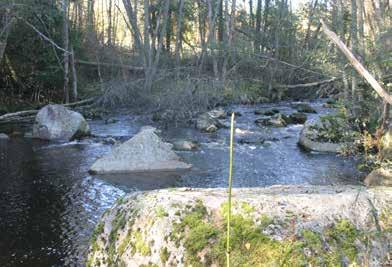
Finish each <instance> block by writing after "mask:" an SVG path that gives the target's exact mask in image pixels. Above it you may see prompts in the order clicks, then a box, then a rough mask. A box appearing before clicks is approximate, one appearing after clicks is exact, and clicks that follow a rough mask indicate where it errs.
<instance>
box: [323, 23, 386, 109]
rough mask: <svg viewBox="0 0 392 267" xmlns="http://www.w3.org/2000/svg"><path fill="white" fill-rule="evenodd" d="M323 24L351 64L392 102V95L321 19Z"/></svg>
mask: <svg viewBox="0 0 392 267" xmlns="http://www.w3.org/2000/svg"><path fill="white" fill-rule="evenodd" d="M320 21H321V24H322V25H323V32H324V34H325V35H326V36H327V37H328V38H329V39H330V40H331V41H332V42H333V43H334V44H335V45H337V47H338V48H339V49H340V51H342V52H343V54H344V55H345V56H346V58H347V59H348V61H349V62H350V64H351V65H352V66H353V67H354V68H355V70H356V71H357V72H358V73H359V74H360V75H361V76H362V77H363V78H365V80H366V81H367V82H368V83H369V84H370V85H371V86H372V87H373V89H374V90H375V91H376V92H377V94H378V95H379V96H381V98H383V99H384V100H385V101H386V102H388V103H389V104H392V96H391V95H389V94H388V93H387V92H386V91H385V90H384V89H383V88H382V86H381V85H380V84H379V83H378V82H377V80H376V79H375V78H374V77H373V76H372V75H371V74H370V73H369V72H368V71H367V69H365V67H364V66H363V65H362V64H361V62H359V61H358V59H356V58H355V56H354V55H353V53H351V51H350V50H349V49H348V48H347V46H346V45H345V44H344V43H343V42H342V41H341V40H340V39H339V37H338V36H337V35H336V33H334V32H333V31H331V30H330V29H329V28H328V26H327V25H326V24H325V22H324V21H323V20H322V19H321V20H320Z"/></svg>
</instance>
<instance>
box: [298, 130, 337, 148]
mask: <svg viewBox="0 0 392 267" xmlns="http://www.w3.org/2000/svg"><path fill="white" fill-rule="evenodd" d="M317 136H318V133H317V130H316V129H314V128H313V127H311V125H310V124H305V126H304V128H303V129H302V131H301V133H300V136H299V141H298V145H300V146H301V147H303V148H304V149H305V150H309V151H316V152H325V153H338V152H339V151H340V150H341V149H342V147H343V144H342V143H331V142H319V141H317Z"/></svg>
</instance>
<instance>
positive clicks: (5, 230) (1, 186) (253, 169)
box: [0, 104, 360, 267]
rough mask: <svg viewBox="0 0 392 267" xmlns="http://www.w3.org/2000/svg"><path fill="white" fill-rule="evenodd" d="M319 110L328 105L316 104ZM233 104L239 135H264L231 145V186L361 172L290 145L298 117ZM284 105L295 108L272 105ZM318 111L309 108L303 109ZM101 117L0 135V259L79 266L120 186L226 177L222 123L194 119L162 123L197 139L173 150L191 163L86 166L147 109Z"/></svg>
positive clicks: (210, 182)
mask: <svg viewBox="0 0 392 267" xmlns="http://www.w3.org/2000/svg"><path fill="white" fill-rule="evenodd" d="M315 106H316V108H317V109H318V111H319V113H320V114H323V113H325V112H326V111H325V110H323V109H322V108H321V104H320V105H319V104H315ZM270 107H271V106H268V105H265V106H259V107H245V106H236V107H233V108H234V109H235V110H236V111H239V112H241V113H242V114H243V116H241V117H238V118H237V124H236V128H237V129H238V130H237V131H236V139H237V141H238V140H239V139H240V138H251V139H257V138H261V139H263V140H264V142H262V143H261V144H239V143H238V142H237V143H236V145H235V165H234V170H235V173H234V174H235V175H234V184H233V185H234V187H256V186H268V185H274V184H319V185H325V184H337V185H339V184H355V183H357V182H358V177H359V176H360V173H359V172H358V171H357V170H356V169H355V161H354V160H352V159H346V158H338V157H337V156H335V155H326V154H312V153H305V152H303V151H301V150H300V149H299V148H298V147H297V140H298V135H299V132H300V131H301V129H302V126H299V125H291V126H289V127H285V128H279V129H272V128H259V127H257V126H255V124H254V120H255V119H256V118H257V116H256V115H254V113H253V111H254V110H255V109H256V108H264V109H268V108H270ZM274 107H277V108H278V109H279V110H280V111H281V112H282V113H284V114H289V113H290V112H293V110H292V109H291V108H290V107H289V106H288V105H287V104H282V105H277V106H274ZM317 116H318V115H310V119H312V118H317ZM116 119H117V121H116V122H115V123H112V124H106V123H105V122H104V121H103V120H101V121H90V126H91V129H92V132H93V133H94V134H95V135H96V136H97V137H96V138H88V139H84V140H80V141H73V142H68V143H53V142H37V141H34V140H30V139H26V138H25V139H23V138H13V139H11V140H9V141H4V140H0V233H1V236H0V266H40V267H41V266H75V265H77V266H80V265H83V262H84V258H85V255H86V252H87V248H88V240H89V237H90V235H91V232H92V230H93V228H94V225H95V224H96V222H97V221H98V219H99V217H100V216H101V214H102V213H103V212H104V210H105V209H107V208H109V207H110V206H112V205H113V203H114V202H115V201H116V199H118V198H119V197H121V196H123V195H124V194H125V193H127V192H134V191H140V190H152V189H157V188H164V187H173V186H190V187H199V188H207V187H226V185H227V175H228V173H227V171H228V170H227V166H228V148H227V147H228V140H229V132H228V131H229V130H228V129H221V130H219V131H218V132H217V133H215V134H204V133H200V132H198V131H196V130H194V129H192V128H186V127H184V128H169V129H167V130H163V131H162V136H163V138H164V139H166V140H175V139H194V140H196V141H198V142H199V143H200V144H201V147H200V149H199V150H197V151H195V152H178V154H179V155H180V156H181V157H182V158H183V159H184V160H185V161H186V162H188V163H191V164H192V165H193V169H192V170H191V171H189V172H186V173H174V174H173V173H167V172H166V173H153V174H148V175H147V174H143V173H137V174H132V175H130V174H127V175H104V176H102V175H97V176H91V175H89V174H88V169H89V168H90V166H91V165H92V164H93V162H94V161H95V160H96V159H97V158H99V157H101V156H102V155H104V154H106V153H109V152H110V151H111V149H112V147H113V146H112V145H105V144H104V142H102V140H104V139H105V137H107V136H111V137H114V138H115V139H116V140H127V139H128V138H130V137H131V136H133V135H134V134H135V133H137V132H138V131H139V129H140V127H141V126H143V125H146V124H151V122H150V121H149V120H148V119H141V120H140V119H137V118H135V117H134V116H133V117H132V116H128V115H119V116H116Z"/></svg>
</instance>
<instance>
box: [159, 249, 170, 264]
mask: <svg viewBox="0 0 392 267" xmlns="http://www.w3.org/2000/svg"><path fill="white" fill-rule="evenodd" d="M159 257H160V259H161V262H162V263H163V264H165V263H166V262H167V261H168V260H169V257H170V252H169V251H168V250H167V247H163V248H161V250H160V252H159Z"/></svg>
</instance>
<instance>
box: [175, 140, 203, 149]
mask: <svg viewBox="0 0 392 267" xmlns="http://www.w3.org/2000/svg"><path fill="white" fill-rule="evenodd" d="M199 146H200V145H199V143H197V142H196V141H192V140H176V141H174V142H173V149H174V150H178V151H193V150H197V149H198V148H199Z"/></svg>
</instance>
